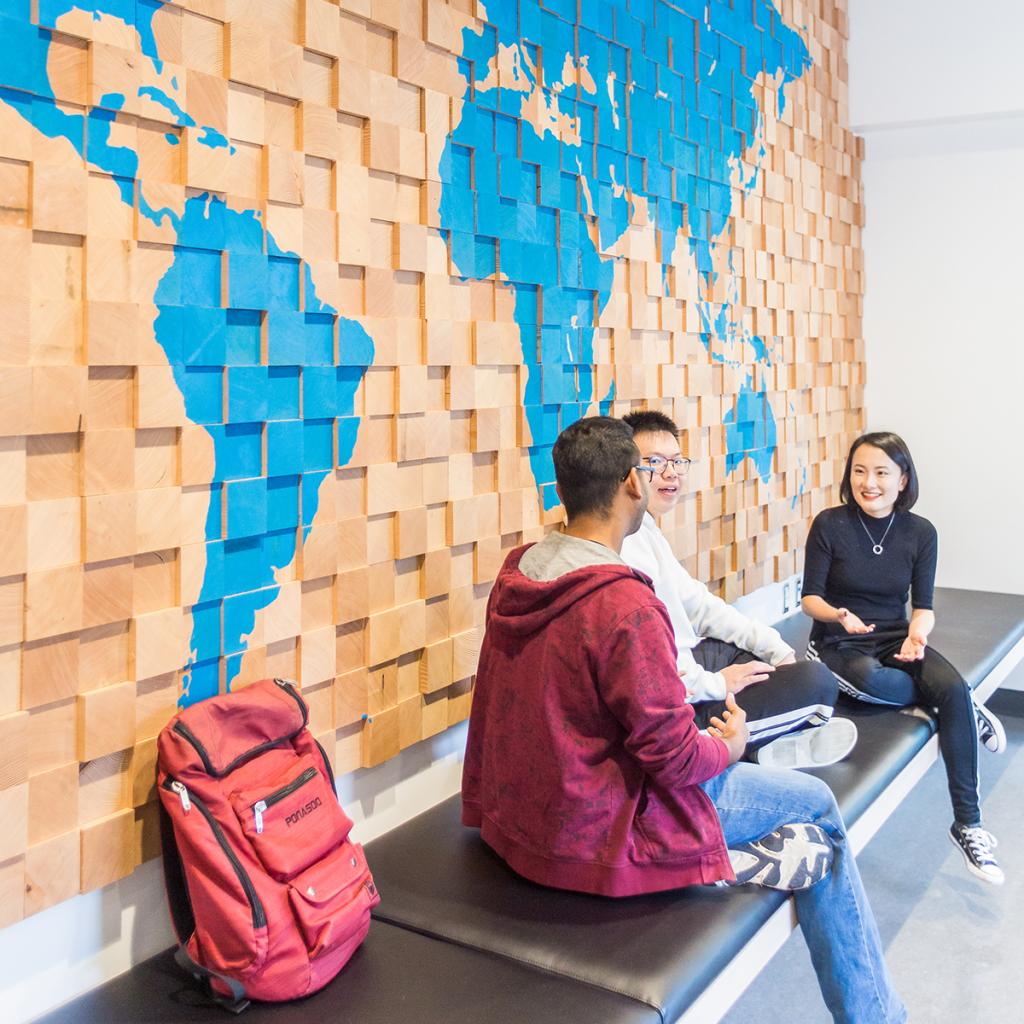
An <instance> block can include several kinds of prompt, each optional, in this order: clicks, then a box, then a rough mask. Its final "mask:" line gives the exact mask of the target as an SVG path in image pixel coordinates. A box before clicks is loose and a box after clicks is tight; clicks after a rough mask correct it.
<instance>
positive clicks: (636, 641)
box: [462, 417, 906, 1024]
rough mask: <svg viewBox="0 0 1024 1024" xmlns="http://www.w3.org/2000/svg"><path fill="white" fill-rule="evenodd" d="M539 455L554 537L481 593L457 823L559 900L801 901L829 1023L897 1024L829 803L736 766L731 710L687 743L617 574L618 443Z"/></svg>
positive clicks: (670, 651)
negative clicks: (771, 896) (762, 897)
mask: <svg viewBox="0 0 1024 1024" xmlns="http://www.w3.org/2000/svg"><path fill="white" fill-rule="evenodd" d="M552 454H553V458H554V463H555V475H556V479H557V481H558V493H559V497H560V498H561V500H562V503H563V505H564V506H565V510H566V516H567V519H568V524H567V526H566V527H565V529H564V531H563V532H561V533H558V532H554V533H551V534H549V535H548V536H547V537H545V538H544V540H543V541H541V542H540V543H539V544H535V545H528V546H526V547H522V548H518V549H516V550H515V551H513V552H511V553H510V554H509V556H508V558H507V559H506V561H505V565H504V566H503V567H502V570H501V572H500V573H499V575H498V579H497V580H496V582H495V585H494V589H493V590H492V592H491V596H490V600H489V601H488V606H487V629H486V634H485V636H484V642H483V646H482V648H481V652H480V664H479V668H478V671H477V680H476V689H475V692H474V696H473V708H472V713H471V716H470V724H469V738H468V742H467V748H466V760H465V767H464V771H463V783H462V797H463V811H462V820H463V822H464V824H466V825H469V826H473V827H476V828H479V829H480V830H481V834H482V837H483V839H484V841H485V842H486V843H487V844H488V845H489V846H491V847H492V848H493V849H494V851H495V852H496V853H497V854H498V855H499V856H501V857H502V858H503V859H504V860H505V861H506V862H507V863H508V865H509V866H510V867H511V868H512V869H513V870H514V871H516V872H518V873H519V874H521V875H523V876H524V877H526V878H529V879H531V880H533V881H535V882H539V883H541V884H543V885H550V886H555V887H557V888H564V889H573V890H578V891H582V892H590V893H596V894H599V895H606V896H629V895H633V894H636V893H646V892H655V891H659V890H664V889H672V888H678V887H681V886H686V885H693V884H700V883H712V882H720V881H724V882H728V883H734V882H735V881H736V880H737V878H738V879H739V880H740V881H747V880H750V881H757V882H759V883H760V884H765V885H770V886H772V887H773V888H781V889H791V890H794V891H797V896H796V904H797V915H798V917H799V919H800V922H801V925H802V926H803V928H804V933H805V937H806V938H807V942H808V946H809V948H810V951H811V958H812V961H813V962H814V965H815V968H816V970H817V972H818V978H819V982H820V984H821V988H822V994H823V995H824V997H825V1001H826V1003H827V1004H828V1006H829V1008H830V1009H831V1010H832V1013H833V1015H834V1016H835V1019H836V1020H837V1021H844V1022H851V1024H852V1022H857V1024H868V1022H871V1024H901V1022H902V1021H904V1020H905V1019H906V1011H905V1010H904V1008H903V1006H902V1004H901V1003H900V1001H899V999H898V997H897V996H896V994H895V993H894V992H893V990H892V986H891V983H890V980H889V976H888V973H887V971H886V968H885V962H884V960H883V957H882V952H881V944H880V942H879V939H878V934H877V930H876V928H875V924H874V918H873V916H872V914H871V910H870V907H869V906H868V903H867V898H866V896H865V894H864V891H863V887H862V885H861V882H860V876H859V874H858V873H857V868H856V863H855V861H854V859H853V856H852V855H851V854H850V853H849V851H848V850H847V847H846V835H845V826H844V825H843V821H842V817H841V816H840V814H839V811H838V808H837V807H836V805H835V800H834V799H833V797H832V794H831V791H830V790H829V789H828V787H827V786H826V785H825V784H824V783H822V782H821V781H820V780H818V779H815V778H814V777H812V776H808V775H804V774H802V773H800V772H795V771H786V770H782V769H770V768H766V767H764V766H760V765H751V764H743V763H736V762H737V760H738V758H739V757H740V755H741V754H742V752H743V749H744V746H745V744H746V741H747V730H746V724H745V716H744V714H743V712H742V710H740V709H739V708H738V707H736V703H735V700H734V699H733V698H732V697H730V699H729V703H728V709H727V711H726V712H725V714H724V715H723V717H722V718H721V719H715V720H713V721H712V726H711V728H710V729H709V731H708V732H707V733H701V732H699V731H698V730H697V729H696V727H695V726H694V722H693V710H692V708H691V707H690V705H689V704H687V703H686V700H685V696H686V695H685V693H684V692H683V689H682V687H680V685H679V674H678V672H677V670H676V650H675V644H674V641H673V634H672V626H671V623H670V621H669V618H668V614H667V612H666V610H665V607H664V605H663V604H662V603H661V601H660V600H658V598H657V597H656V596H655V593H654V590H653V587H652V586H651V582H650V580H649V579H648V578H647V577H646V576H644V574H643V573H641V572H639V571H637V570H635V569H631V568H630V567H629V566H627V565H626V564H625V563H624V562H623V561H622V559H621V558H620V557H619V549H620V547H621V544H622V540H623V538H624V537H626V536H628V535H629V534H630V533H632V532H633V531H635V530H636V529H637V528H638V527H639V525H640V522H641V520H642V518H643V514H644V512H645V510H646V508H647V500H648V493H649V482H648V480H647V479H646V477H645V470H646V467H644V466H643V465H642V464H641V463H640V453H639V450H638V449H637V447H636V445H635V444H634V442H633V436H632V431H631V430H630V428H629V427H628V426H627V425H626V424H624V423H623V422H622V421H621V420H615V419H610V418H608V417H591V418H589V419H583V420H579V421H577V422H576V423H574V424H572V425H571V426H570V427H567V428H566V429H565V430H564V431H563V432H562V433H561V434H560V435H559V437H558V440H557V441H556V442H555V446H554V449H553V452H552ZM730 847H731V848H733V849H732V851H730V849H729V848H730ZM730 852H732V857H731V858H730ZM830 862H831V871H828V873H827V877H826V878H825V879H824V880H820V879H821V877H822V875H823V874H824V873H825V872H826V871H827V868H828V864H829V863H830ZM734 867H736V868H737V869H738V874H737V875H734V871H733V868H734ZM815 883H817V884H815Z"/></svg>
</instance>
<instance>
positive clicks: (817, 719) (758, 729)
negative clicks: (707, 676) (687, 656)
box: [693, 638, 838, 754]
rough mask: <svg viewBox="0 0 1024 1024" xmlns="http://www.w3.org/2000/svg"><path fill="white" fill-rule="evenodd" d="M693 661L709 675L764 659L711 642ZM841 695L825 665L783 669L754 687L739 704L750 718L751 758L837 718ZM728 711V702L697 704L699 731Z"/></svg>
mask: <svg viewBox="0 0 1024 1024" xmlns="http://www.w3.org/2000/svg"><path fill="white" fill-rule="evenodd" d="M693 660H694V661H696V662H697V664H698V665H700V666H701V667H702V668H705V669H707V670H708V671H709V672H721V670H722V669H723V668H726V667H727V666H729V665H739V664H742V663H743V662H747V661H757V660H758V659H757V658H756V657H755V656H754V655H753V654H751V653H750V652H749V651H744V650H743V649H742V648H740V647H737V646H736V645H735V644H730V643H727V642H726V641H724V640H716V639H714V638H708V639H707V640H702V641H701V642H700V643H699V644H697V646H696V647H695V648H694V649H693ZM837 696H838V691H837V687H836V680H835V676H833V675H832V673H831V672H829V671H828V670H827V669H826V668H825V667H824V666H823V665H817V664H815V663H814V662H810V661H797V662H794V663H793V664H791V665H779V666H778V668H776V669H775V671H774V672H773V673H772V674H771V675H770V676H769V677H768V678H767V679H766V680H764V682H762V683H752V684H751V685H750V686H748V687H746V688H745V689H743V690H741V691H740V692H739V693H738V694H737V695H736V703H737V704H739V706H740V707H741V708H743V710H744V711H746V713H747V728H748V729H749V730H750V740H749V742H748V743H747V753H748V754H749V753H750V752H751V751H754V750H756V749H757V748H758V747H763V746H764V745H765V744H766V743H770V742H771V741H772V740H775V739H778V738H779V737H780V736H785V735H786V733H790V732H796V731H797V730H798V729H807V728H809V727H812V726H818V725H824V724H825V723H826V722H827V721H828V720H829V719H830V718H831V717H832V709H833V708H834V707H835V704H836V698H837ZM724 710H725V701H721V700H706V701H699V702H697V703H696V704H694V705H693V714H694V718H695V720H696V723H697V728H698V729H706V728H707V727H708V723H709V722H710V721H711V719H712V718H713V717H714V716H716V715H718V716H719V717H721V714H722V712H723V711H724Z"/></svg>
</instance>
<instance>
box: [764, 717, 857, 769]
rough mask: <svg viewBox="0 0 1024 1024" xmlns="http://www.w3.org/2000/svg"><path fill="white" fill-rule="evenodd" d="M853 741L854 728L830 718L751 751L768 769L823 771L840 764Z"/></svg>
mask: <svg viewBox="0 0 1024 1024" xmlns="http://www.w3.org/2000/svg"><path fill="white" fill-rule="evenodd" d="M856 742H857V726H856V725H854V724H853V722H851V721H850V719H848V718H830V719H829V720H828V721H827V722H826V723H825V724H824V725H822V726H818V727H817V728H814V729H801V730H800V731H799V732H791V733H788V734H787V735H785V736H780V737H779V738H778V739H777V740H772V742H771V743H766V744H765V745H764V746H763V747H759V748H758V749H757V750H756V751H755V752H754V758H755V760H756V761H757V763H758V764H763V765H765V766H766V767H768V768H823V767H824V766H825V765H827V764H835V763H836V761H842V759H843V758H844V757H846V755H847V754H848V753H849V752H850V751H851V750H853V748H854V745H855V744H856Z"/></svg>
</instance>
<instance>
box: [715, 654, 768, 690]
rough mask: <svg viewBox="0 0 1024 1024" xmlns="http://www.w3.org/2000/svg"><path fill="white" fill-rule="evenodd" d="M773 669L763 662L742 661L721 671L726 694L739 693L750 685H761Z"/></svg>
mask: <svg viewBox="0 0 1024 1024" xmlns="http://www.w3.org/2000/svg"><path fill="white" fill-rule="evenodd" d="M774 671H775V669H773V668H772V667H771V665H769V664H768V663H767V662H765V661H744V662H742V663H741V664H739V665H729V666H727V667H726V668H723V669H722V670H721V674H722V678H723V679H724V680H725V692H726V693H739V692H740V690H745V689H746V688H747V687H748V686H750V685H751V684H752V683H763V682H764V681H765V680H766V679H767V678H768V677H769V676H770V675H771V674H772V673H773V672H774Z"/></svg>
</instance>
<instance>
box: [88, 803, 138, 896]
mask: <svg viewBox="0 0 1024 1024" xmlns="http://www.w3.org/2000/svg"><path fill="white" fill-rule="evenodd" d="M134 826H135V814H134V812H133V811H132V810H131V809H130V808H129V809H127V810H123V811H118V812H117V813H116V814H112V815H110V816H109V817H106V818H101V819H100V820H98V821H94V822H91V823H90V824H88V825H85V826H83V828H82V832H81V869H82V876H81V885H80V888H81V891H82V892H91V891H92V890H93V889H99V888H101V887H102V886H104V885H109V884H110V883H111V882H116V881H117V880H118V879H119V878H124V877H125V876H126V875H129V874H131V872H132V870H133V869H134V868H135V857H134V848H135V847H134Z"/></svg>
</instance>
